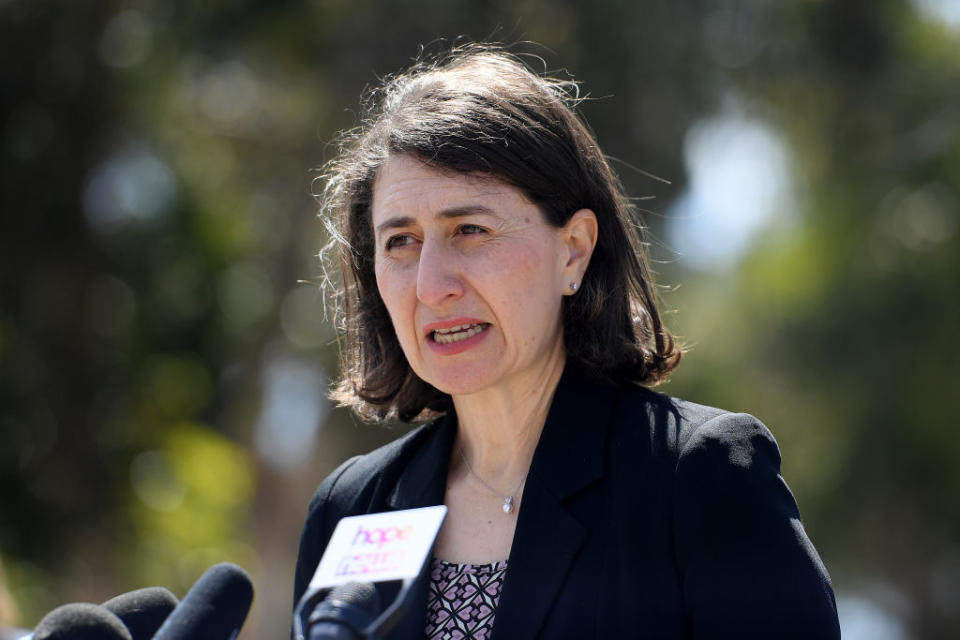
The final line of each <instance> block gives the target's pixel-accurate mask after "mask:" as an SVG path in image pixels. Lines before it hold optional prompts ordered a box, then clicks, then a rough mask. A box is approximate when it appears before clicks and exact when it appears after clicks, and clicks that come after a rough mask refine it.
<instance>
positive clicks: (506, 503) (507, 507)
mask: <svg viewBox="0 0 960 640" xmlns="http://www.w3.org/2000/svg"><path fill="white" fill-rule="evenodd" d="M457 451H458V452H459V453H460V459H461V460H463V464H464V465H466V467H467V471H469V472H470V475H472V476H473V477H474V478H476V479H477V480H479V481H480V484H482V485H483V486H484V487H486V488H487V491H489V492H490V493H492V494H493V495H495V496H497V497H498V498H502V499H503V506H502V507H500V508H501V509H503V512H504V513H505V514H507V515H510V514H511V513H513V498H514V496H515V495H517V493H519V492H520V489H522V488H523V484H524V483H525V482H526V481H527V476H526V475H524V476H523V480H521V481H520V484H518V485H517V488H516V489H514V490H513V491H512V492H511V494H510V495H508V496H505V495H503V494H502V493H500V492H499V491H497V490H496V489H494V488H493V487H491V486H490V485H488V484H487V483H486V481H485V480H484V479H483V478H481V477H480V476H478V475H477V473H476V472H475V471H474V470H473V468H472V467H471V466H470V463H469V462H467V456H465V455H464V454H463V449H461V448H460V445H459V444H458V445H457Z"/></svg>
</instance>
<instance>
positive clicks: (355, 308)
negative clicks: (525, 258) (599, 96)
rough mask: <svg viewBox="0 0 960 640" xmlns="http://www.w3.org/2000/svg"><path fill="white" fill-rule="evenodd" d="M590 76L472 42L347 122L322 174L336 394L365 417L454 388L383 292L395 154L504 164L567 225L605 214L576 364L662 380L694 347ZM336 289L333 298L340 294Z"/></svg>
mask: <svg viewBox="0 0 960 640" xmlns="http://www.w3.org/2000/svg"><path fill="white" fill-rule="evenodd" d="M578 100H579V93H578V87H577V85H576V83H574V82H572V81H568V80H567V81H564V80H558V79H554V78H550V77H546V76H545V75H540V74H537V73H535V72H533V71H531V70H530V69H529V68H528V67H527V66H526V65H525V64H524V63H523V62H522V61H521V60H520V59H519V58H517V57H516V56H514V55H512V54H510V53H507V52H505V51H503V50H502V49H500V48H498V47H492V46H487V45H471V46H468V47H461V48H457V49H454V50H453V51H451V52H449V53H448V54H445V55H444V56H442V57H441V58H439V59H434V60H431V61H422V62H420V63H418V64H416V65H415V66H414V67H413V68H411V69H410V70H408V71H406V72H405V73H402V74H399V75H396V76H391V77H388V78H386V79H385V81H384V82H383V85H382V86H381V87H380V88H378V89H375V90H373V91H372V92H370V94H369V95H368V96H367V98H366V100H365V102H364V104H365V107H366V109H365V116H364V119H363V121H362V124H361V125H360V126H359V127H357V128H356V129H354V130H351V131H347V132H344V133H343V134H341V139H340V147H339V155H338V157H337V158H336V159H334V160H333V161H331V162H330V163H328V164H327V165H326V167H325V170H324V172H323V175H322V176H321V177H320V178H319V179H318V180H320V181H321V183H322V184H323V189H322V191H321V192H320V193H319V194H318V197H319V200H320V203H321V218H322V219H323V220H324V222H325V224H326V226H327V229H328V231H329V233H330V237H331V241H330V243H329V244H328V245H327V246H326V247H324V250H323V251H322V252H321V258H322V260H323V264H324V273H325V274H329V273H331V271H330V269H331V268H332V264H331V259H332V258H334V256H337V257H338V258H339V263H340V271H341V274H342V282H339V283H337V282H336V281H335V278H327V277H325V278H324V286H325V287H327V288H326V289H325V293H326V292H329V291H330V290H331V289H332V292H333V299H334V301H335V305H334V307H335V310H336V313H337V319H338V326H339V328H340V329H341V343H340V358H341V379H340V380H339V381H338V382H337V383H336V384H335V386H334V389H333V392H332V397H333V398H334V399H335V400H337V401H338V402H339V403H340V404H341V405H345V406H350V407H352V408H353V409H355V410H356V411H357V412H358V413H360V414H361V415H362V416H364V417H366V418H372V419H384V418H399V419H400V420H403V421H412V420H416V419H423V418H426V417H430V416H431V415H436V414H437V413H441V412H444V411H446V410H447V409H448V408H449V404H450V397H449V396H448V395H447V394H445V393H443V392H441V391H439V390H438V389H436V388H435V387H433V386H432V385H430V384H428V383H427V382H425V381H423V380H422V379H420V378H419V377H418V376H417V375H416V374H415V373H414V372H413V370H412V369H411V368H410V365H409V364H408V363H407V360H406V358H405V357H404V355H403V352H402V351H401V349H400V344H399V342H398V340H397V337H396V333H395V331H394V328H393V325H392V324H391V321H390V316H389V314H388V313H387V309H386V307H385V306H384V303H383V300H382V299H381V298H380V293H379V291H378V290H377V282H376V276H375V274H374V242H373V227H372V223H371V211H370V206H371V202H372V198H373V185H374V181H375V179H376V177H377V173H378V171H379V169H380V167H381V166H383V164H384V162H385V161H386V159H387V158H388V157H389V156H390V155H392V154H408V155H410V156H414V157H416V158H417V159H419V160H420V161H422V162H424V163H427V164H428V165H431V166H435V167H437V168H441V169H444V170H449V171H456V172H460V173H476V174H483V175H488V176H494V177H496V178H498V179H501V180H503V181H504V182H506V183H508V184H511V185H513V186H515V187H517V188H519V189H520V190H521V191H523V192H524V193H525V194H526V196H527V197H528V198H529V199H530V200H531V201H532V202H533V203H535V204H537V205H538V206H539V208H540V209H541V211H542V212H543V215H544V218H545V219H546V221H547V222H548V223H549V224H551V225H553V226H555V227H562V226H563V225H564V224H566V222H567V221H568V220H569V219H570V217H571V216H572V215H573V214H574V213H575V212H576V211H578V210H580V209H584V208H586V209H591V210H592V211H593V212H594V213H595V214H596V216H597V222H598V226H599V232H598V240H597V245H596V248H595V249H594V252H593V256H592V258H591V260H590V264H589V266H588V268H587V270H586V273H585V275H584V278H583V282H582V283H581V285H580V288H579V290H578V291H577V293H576V295H572V296H565V297H564V299H563V311H562V313H563V335H564V346H565V348H566V354H567V361H568V365H571V364H572V365H575V366H576V367H577V368H578V369H580V370H581V371H583V372H585V373H587V374H589V375H592V376H594V377H596V378H600V379H604V380H609V381H614V382H628V381H629V382H634V383H640V384H644V385H648V386H653V385H656V384H658V383H660V382H662V381H663V380H664V379H666V378H667V376H668V375H669V374H670V372H671V371H672V370H673V368H674V367H676V366H677V364H678V362H679V361H680V357H681V354H682V350H681V348H680V346H679V345H678V344H677V343H676V341H675V340H674V338H673V336H671V334H670V333H669V332H668V331H667V329H666V328H665V327H664V326H663V323H662V321H661V319H660V312H659V311H658V309H657V296H656V291H655V285H654V282H653V278H652V276H651V272H650V269H649V266H648V264H647V257H646V252H645V249H644V243H643V241H642V238H641V233H642V227H641V225H640V224H639V221H638V220H634V219H633V217H632V214H633V211H632V207H631V205H630V204H629V201H628V199H627V198H626V196H625V195H624V193H623V189H622V187H621V185H620V182H619V180H618V179H617V177H616V176H615V175H614V173H613V171H612V170H611V168H610V165H609V164H608V162H607V160H606V158H605V157H604V155H603V153H602V152H601V151H600V149H599V147H598V146H597V143H596V141H595V140H594V138H593V136H592V135H591V133H590V132H589V131H588V129H587V127H586V126H585V125H584V124H583V122H581V121H580V119H579V118H578V117H577V115H576V112H575V109H576V105H577V102H578ZM328 300H329V298H328Z"/></svg>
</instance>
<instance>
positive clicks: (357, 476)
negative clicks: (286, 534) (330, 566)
mask: <svg viewBox="0 0 960 640" xmlns="http://www.w3.org/2000/svg"><path fill="white" fill-rule="evenodd" d="M438 423H439V421H434V422H430V423H427V424H425V425H422V426H420V427H418V428H416V429H414V430H413V431H411V432H410V433H408V434H407V435H405V436H403V437H401V438H398V439H397V440H394V441H393V442H390V443H388V444H386V445H384V446H382V447H380V448H378V449H375V450H374V451H371V452H370V453H367V454H365V455H360V456H354V457H352V458H350V459H349V460H347V461H346V462H344V463H343V464H341V465H340V466H339V467H337V468H336V469H335V470H334V471H333V472H332V473H331V474H330V475H328V476H327V477H326V478H325V479H324V480H323V482H321V483H320V486H319V487H317V490H316V492H315V493H314V495H313V499H312V500H311V501H310V506H309V508H308V509H307V517H306V521H305V523H304V526H303V530H302V532H301V534H300V549H299V553H298V558H297V571H296V583H295V587H294V593H295V599H294V603H296V601H297V599H299V597H300V595H301V594H302V593H303V591H304V590H305V589H306V586H307V584H308V582H309V580H310V576H311V575H312V572H313V570H314V568H315V567H316V565H317V563H318V562H319V561H320V555H321V554H322V553H323V549H324V548H326V545H327V541H328V540H329V539H330V536H331V535H332V534H333V529H334V527H335V526H336V524H337V522H339V521H340V519H341V518H345V517H347V516H353V515H360V514H363V513H374V512H379V511H385V510H386V509H387V506H386V505H387V502H386V501H387V499H388V497H389V495H390V493H391V491H392V490H393V489H394V487H395V486H396V484H397V479H398V478H399V476H400V475H401V473H402V472H403V470H404V468H406V466H407V464H408V463H409V461H410V459H411V457H412V456H413V455H414V453H415V452H416V451H419V450H420V449H421V448H422V446H423V444H424V442H426V441H428V440H429V439H430V438H431V437H432V436H433V435H435V433H436V432H437V430H438V428H439V426H438Z"/></svg>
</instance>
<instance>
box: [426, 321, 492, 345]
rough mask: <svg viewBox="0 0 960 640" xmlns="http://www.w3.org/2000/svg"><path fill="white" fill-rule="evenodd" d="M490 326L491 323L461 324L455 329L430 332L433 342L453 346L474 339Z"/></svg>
mask: <svg viewBox="0 0 960 640" xmlns="http://www.w3.org/2000/svg"><path fill="white" fill-rule="evenodd" d="M489 326H490V323H489V322H480V323H477V324H459V325H457V326H455V327H448V328H446V329H435V330H434V331H431V332H430V336H431V337H432V338H433V340H434V341H435V342H437V343H439V344H453V343H454V342H461V341H463V340H466V339H468V338H472V337H473V336H475V335H477V334H478V333H480V332H481V331H483V330H484V329H486V328H487V327H489Z"/></svg>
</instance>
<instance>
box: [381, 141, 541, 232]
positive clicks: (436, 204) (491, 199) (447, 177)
mask: <svg viewBox="0 0 960 640" xmlns="http://www.w3.org/2000/svg"><path fill="white" fill-rule="evenodd" d="M520 205H526V206H527V207H529V206H534V205H532V203H531V202H530V201H529V200H528V199H527V197H526V195H525V194H524V193H523V192H522V191H521V190H520V189H518V188H517V187H514V186H513V185H511V184H508V183H506V182H504V181H503V180H500V179H498V178H495V177H492V176H485V175H478V174H465V173H457V172H454V171H449V170H444V169H438V168H436V167H432V166H430V165H427V164H425V163H424V162H422V161H420V160H418V159H417V158H414V157H412V156H407V155H400V156H391V157H390V158H388V159H387V161H386V162H385V163H384V164H383V166H382V167H381V169H380V171H379V172H378V175H377V178H376V180H375V181H374V183H373V202H372V206H371V210H372V217H373V223H374V226H377V224H379V223H381V222H383V221H385V220H387V219H388V218H390V217H394V216H419V215H432V214H433V215H435V214H437V213H440V212H442V211H444V210H449V209H456V208H469V207H478V206H479V207H483V208H486V209H490V210H491V211H493V212H509V211H511V210H513V209H515V208H517V207H518V206H520Z"/></svg>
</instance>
